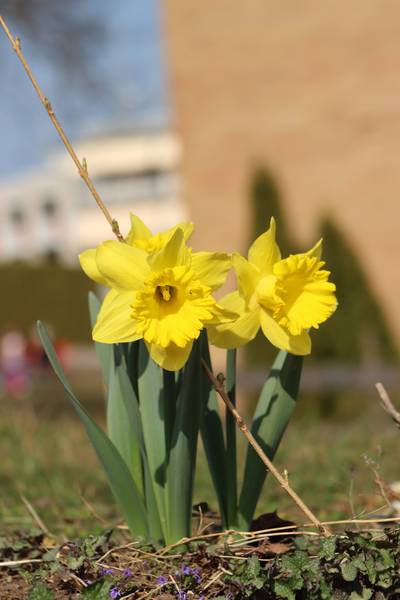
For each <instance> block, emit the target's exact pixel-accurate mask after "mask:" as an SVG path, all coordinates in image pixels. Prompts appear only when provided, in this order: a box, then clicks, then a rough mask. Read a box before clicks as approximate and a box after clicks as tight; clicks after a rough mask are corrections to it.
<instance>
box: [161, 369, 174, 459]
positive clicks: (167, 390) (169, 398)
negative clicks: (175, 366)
mask: <svg viewBox="0 0 400 600" xmlns="http://www.w3.org/2000/svg"><path fill="white" fill-rule="evenodd" d="M163 389H164V420H165V421H164V427H165V446H166V456H167V460H168V457H169V453H170V449H171V443H172V435H173V432H174V424H175V417H176V383H175V373H174V372H173V371H165V370H164V369H163Z"/></svg>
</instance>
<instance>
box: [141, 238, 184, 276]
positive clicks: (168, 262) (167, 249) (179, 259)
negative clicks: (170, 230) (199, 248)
mask: <svg viewBox="0 0 400 600" xmlns="http://www.w3.org/2000/svg"><path fill="white" fill-rule="evenodd" d="M188 256H189V253H188V249H187V248H186V246H185V240H184V237H183V231H182V229H179V228H178V229H176V231H175V232H174V234H173V235H172V237H171V239H170V240H169V241H168V242H167V243H166V244H165V246H163V247H162V248H161V250H160V251H159V252H156V253H155V254H152V255H151V256H150V257H149V263H150V265H151V268H152V270H153V271H162V270H163V269H170V268H172V267H177V266H181V265H184V264H185V263H186V262H187V260H188Z"/></svg>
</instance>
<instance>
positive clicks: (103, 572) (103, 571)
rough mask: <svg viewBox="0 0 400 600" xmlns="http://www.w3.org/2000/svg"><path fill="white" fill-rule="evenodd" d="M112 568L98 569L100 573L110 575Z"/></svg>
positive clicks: (112, 571)
mask: <svg viewBox="0 0 400 600" xmlns="http://www.w3.org/2000/svg"><path fill="white" fill-rule="evenodd" d="M113 573H114V569H100V575H112V574H113Z"/></svg>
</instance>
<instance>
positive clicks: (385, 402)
mask: <svg viewBox="0 0 400 600" xmlns="http://www.w3.org/2000/svg"><path fill="white" fill-rule="evenodd" d="M375 387H376V389H377V391H378V394H379V398H380V401H381V404H382V407H383V409H384V410H385V412H387V414H388V415H389V417H391V418H392V419H393V421H394V422H395V423H396V425H397V427H399V428H400V412H399V411H398V410H396V409H395V407H394V406H393V402H392V401H391V399H390V397H389V394H388V393H387V391H386V389H385V387H384V385H383V384H382V383H376V384H375Z"/></svg>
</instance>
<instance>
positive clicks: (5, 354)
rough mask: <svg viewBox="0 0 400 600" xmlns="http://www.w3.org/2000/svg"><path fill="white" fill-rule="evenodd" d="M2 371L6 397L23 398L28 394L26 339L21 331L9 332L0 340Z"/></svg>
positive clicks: (0, 369)
mask: <svg viewBox="0 0 400 600" xmlns="http://www.w3.org/2000/svg"><path fill="white" fill-rule="evenodd" d="M0 371H1V375H2V380H3V381H2V383H3V392H4V394H5V395H9V396H11V397H12V398H22V397H24V396H26V395H27V394H28V392H29V389H30V377H29V371H28V368H27V361H26V339H25V337H24V335H23V334H22V333H21V332H20V331H8V332H7V333H5V334H4V335H3V336H2V338H1V339H0Z"/></svg>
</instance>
